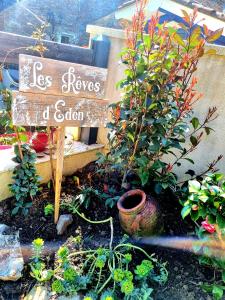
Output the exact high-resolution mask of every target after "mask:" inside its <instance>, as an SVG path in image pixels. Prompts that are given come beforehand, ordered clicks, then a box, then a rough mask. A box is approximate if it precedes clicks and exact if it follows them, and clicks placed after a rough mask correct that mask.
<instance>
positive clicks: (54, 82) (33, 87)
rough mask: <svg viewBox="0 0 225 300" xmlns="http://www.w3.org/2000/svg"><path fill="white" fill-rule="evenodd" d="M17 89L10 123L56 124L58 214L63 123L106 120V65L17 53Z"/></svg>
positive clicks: (102, 122) (87, 123) (96, 123)
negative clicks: (89, 64) (83, 63)
mask: <svg viewBox="0 0 225 300" xmlns="http://www.w3.org/2000/svg"><path fill="white" fill-rule="evenodd" d="M19 76H20V77H19V91H20V92H19V93H18V92H14V93H13V103H12V119H13V124H14V125H20V126H21V125H22V126H57V127H58V129H57V133H58V138H57V151H56V157H57V159H56V172H55V212H54V220H55V223H57V221H58V218H59V207H60V193H61V182H62V170H63V158H64V142H65V126H76V127H102V126H105V125H106V123H107V116H108V101H106V100H103V98H104V94H105V86H106V77H107V69H102V68H97V67H93V66H87V65H79V64H75V63H69V62H64V61H55V60H52V59H46V58H41V57H35V56H29V55H24V54H20V56H19Z"/></svg>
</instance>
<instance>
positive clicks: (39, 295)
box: [24, 285, 50, 300]
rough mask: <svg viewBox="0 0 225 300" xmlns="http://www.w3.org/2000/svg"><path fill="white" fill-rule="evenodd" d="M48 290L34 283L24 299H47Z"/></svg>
mask: <svg viewBox="0 0 225 300" xmlns="http://www.w3.org/2000/svg"><path fill="white" fill-rule="evenodd" d="M49 298H50V297H49V292H48V290H47V288H46V287H44V286H41V285H35V286H34V287H33V288H32V290H31V291H30V292H29V294H28V295H27V296H26V297H25V298H24V300H48V299H49Z"/></svg>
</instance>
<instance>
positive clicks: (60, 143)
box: [54, 127, 65, 224]
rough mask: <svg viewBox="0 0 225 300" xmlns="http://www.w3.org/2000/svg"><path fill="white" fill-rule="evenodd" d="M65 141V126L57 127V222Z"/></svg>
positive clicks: (56, 220) (56, 218)
mask: <svg viewBox="0 0 225 300" xmlns="http://www.w3.org/2000/svg"><path fill="white" fill-rule="evenodd" d="M64 142H65V127H58V129H57V149H56V174H55V216H54V221H55V224H56V223H57V222H58V219H59V207H60V194H61V184H62V173H63V159H64Z"/></svg>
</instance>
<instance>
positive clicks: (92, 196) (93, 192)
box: [62, 186, 123, 213]
mask: <svg viewBox="0 0 225 300" xmlns="http://www.w3.org/2000/svg"><path fill="white" fill-rule="evenodd" d="M122 193H123V191H119V192H117V191H116V190H115V189H114V188H109V190H108V192H107V193H105V192H102V191H100V190H97V189H95V188H93V187H91V186H88V187H87V186H82V187H80V193H79V194H78V195H77V196H75V197H74V198H73V200H72V201H71V202H68V201H67V202H63V203H62V207H64V208H67V209H68V210H69V211H71V212H75V213H76V209H77V208H78V207H80V206H81V207H84V208H86V209H88V208H90V206H91V203H92V202H95V203H98V201H104V203H105V205H106V206H108V207H110V208H112V207H113V206H115V205H116V203H117V201H118V200H119V198H120V197H121V195H122Z"/></svg>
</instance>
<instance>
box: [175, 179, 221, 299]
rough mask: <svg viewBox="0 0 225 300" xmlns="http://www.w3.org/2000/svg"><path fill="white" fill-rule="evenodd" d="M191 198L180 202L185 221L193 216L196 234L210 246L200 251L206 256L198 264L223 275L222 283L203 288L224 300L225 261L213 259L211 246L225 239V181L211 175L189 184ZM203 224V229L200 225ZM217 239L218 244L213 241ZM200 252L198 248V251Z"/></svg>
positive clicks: (191, 181) (197, 247)
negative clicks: (199, 223)
mask: <svg viewBox="0 0 225 300" xmlns="http://www.w3.org/2000/svg"><path fill="white" fill-rule="evenodd" d="M188 192H189V193H188V198H187V199H186V200H184V201H180V203H181V204H182V205H183V209H182V211H181V215H182V217H183V218H185V217H186V216H188V215H190V217H191V219H192V220H193V222H195V224H196V225H197V228H196V234H197V235H198V237H199V238H200V239H201V241H204V243H206V245H207V243H208V245H209V246H205V247H202V248H201V247H200V248H201V253H202V254H203V255H202V256H200V258H199V262H200V263H201V264H203V265H207V266H211V267H213V268H215V269H216V270H217V271H219V272H220V273H221V281H219V282H214V283H213V284H210V285H208V284H204V285H203V286H202V288H203V289H204V290H205V291H206V292H210V293H212V295H213V298H214V299H215V300H220V299H222V298H223V294H224V291H225V284H224V283H225V276H224V275H225V260H224V258H218V257H216V256H215V255H213V253H214V252H213V251H214V250H213V249H212V248H211V247H210V245H211V244H212V245H213V242H214V243H218V242H219V241H220V240H221V244H223V243H224V242H223V241H224V239H225V204H224V203H225V180H224V175H223V174H220V173H214V174H208V175H207V176H206V177H205V178H204V179H203V180H201V181H197V180H190V181H189V184H188ZM199 221H201V225H198V223H197V222H199ZM214 239H215V240H214ZM195 250H196V251H197V252H198V251H199V250H200V249H199V246H196V247H195Z"/></svg>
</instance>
